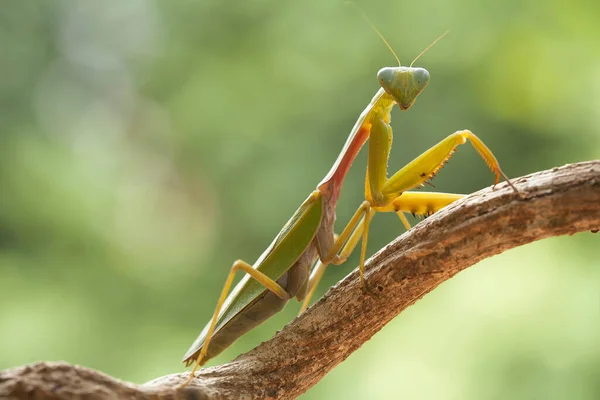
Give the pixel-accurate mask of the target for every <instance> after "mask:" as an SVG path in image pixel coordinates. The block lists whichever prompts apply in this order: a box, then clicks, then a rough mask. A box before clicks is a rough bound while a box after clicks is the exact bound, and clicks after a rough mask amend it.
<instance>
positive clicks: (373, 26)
mask: <svg viewBox="0 0 600 400" xmlns="http://www.w3.org/2000/svg"><path fill="white" fill-rule="evenodd" d="M346 4H348V5H350V4H351V5H353V6H354V7H356V10H357V11H358V12H359V13H360V15H362V16H363V18H364V19H365V20H366V21H367V22H368V23H369V25H371V28H373V30H374V31H375V33H376V34H377V36H379V38H380V39H381V40H383V43H385V45H386V46H387V48H388V49H390V51H391V52H392V54H393V55H394V58H395V59H396V61H398V66H399V67H401V66H402V63H401V62H400V59H399V58H398V56H397V55H396V53H395V52H394V49H392V46H390V44H389V43H388V42H387V40H385V38H384V37H383V35H382V34H381V32H379V29H377V28H375V25H374V24H373V23H372V22H371V20H370V19H369V17H367V14H365V13H364V12H363V10H362V9H361V8H360V7H359V6H358V4H356V3H355V2H353V1H347V2H346ZM446 33H448V32H446ZM444 35H445V34H444ZM442 36H443V35H442ZM439 39H441V37H440V38H438V39H437V40H439ZM437 40H436V41H437ZM433 43H435V42H433ZM432 45H433V44H432ZM432 45H430V46H429V47H431V46H432ZM425 50H427V49H425ZM417 58H418V57H417Z"/></svg>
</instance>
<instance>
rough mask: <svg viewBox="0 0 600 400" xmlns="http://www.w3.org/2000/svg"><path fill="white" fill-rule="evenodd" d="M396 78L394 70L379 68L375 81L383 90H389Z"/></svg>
mask: <svg viewBox="0 0 600 400" xmlns="http://www.w3.org/2000/svg"><path fill="white" fill-rule="evenodd" d="M395 76H396V68H391V67H385V68H381V69H380V70H379V72H378V73H377V80H378V81H379V84H380V85H381V86H382V87H383V88H389V87H390V86H392V83H393V82H394V78H395Z"/></svg>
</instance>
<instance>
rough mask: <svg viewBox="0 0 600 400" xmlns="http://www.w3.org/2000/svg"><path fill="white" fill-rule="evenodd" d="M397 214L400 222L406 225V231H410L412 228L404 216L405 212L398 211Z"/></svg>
mask: <svg viewBox="0 0 600 400" xmlns="http://www.w3.org/2000/svg"><path fill="white" fill-rule="evenodd" d="M396 214H398V218H400V221H401V222H402V225H404V227H405V228H406V230H407V231H410V228H411V226H410V223H409V222H408V220H407V219H406V216H405V215H404V211H398V212H396Z"/></svg>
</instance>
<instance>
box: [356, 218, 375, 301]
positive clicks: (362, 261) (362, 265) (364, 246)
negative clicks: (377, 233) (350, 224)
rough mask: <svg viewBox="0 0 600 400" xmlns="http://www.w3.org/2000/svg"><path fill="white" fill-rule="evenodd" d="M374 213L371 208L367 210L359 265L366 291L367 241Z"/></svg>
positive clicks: (361, 279)
mask: <svg viewBox="0 0 600 400" xmlns="http://www.w3.org/2000/svg"><path fill="white" fill-rule="evenodd" d="M373 213H374V211H373V210H372V209H371V208H369V209H367V212H366V213H365V220H364V227H363V235H362V244H361V249H360V263H359V264H358V271H359V272H360V283H361V284H362V285H363V287H364V288H365V289H366V288H367V286H366V283H365V258H366V255H367V241H368V239H369V224H370V223H371V218H372V217H373Z"/></svg>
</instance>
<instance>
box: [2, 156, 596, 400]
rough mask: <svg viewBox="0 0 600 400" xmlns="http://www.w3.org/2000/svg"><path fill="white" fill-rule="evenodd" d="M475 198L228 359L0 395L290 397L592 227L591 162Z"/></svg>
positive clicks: (5, 383) (15, 388)
mask: <svg viewBox="0 0 600 400" xmlns="http://www.w3.org/2000/svg"><path fill="white" fill-rule="evenodd" d="M512 182H513V183H514V184H515V185H516V187H517V188H518V189H519V191H520V193H519V194H516V193H514V192H513V191H512V190H511V189H510V188H509V187H508V186H507V185H506V184H500V185H498V187H497V188H496V189H495V190H492V189H491V188H488V189H484V190H481V191H479V192H477V193H474V194H472V195H470V196H468V197H466V198H464V199H462V200H460V201H457V202H456V203H453V204H452V205H450V206H449V207H447V208H445V209H443V210H442V211H440V212H439V213H437V214H435V215H433V216H432V217H430V218H428V219H427V220H426V221H424V222H422V223H420V224H418V225H417V226H415V227H414V228H413V229H411V230H410V231H408V232H406V233H404V234H403V235H402V236H400V237H399V238H397V239H396V240H394V241H393V242H392V243H390V244H389V245H387V246H386V247H385V248H383V249H381V250H380V251H379V252H378V253H377V254H375V255H374V256H373V257H372V258H371V259H370V260H369V261H368V262H367V268H366V269H367V274H366V277H367V279H368V286H369V293H364V292H363V290H362V287H361V285H360V283H359V280H358V273H357V271H353V272H352V273H351V274H350V275H348V276H347V277H346V278H345V279H344V280H342V281H341V282H339V283H338V284H337V285H336V286H335V287H333V288H331V289H330V290H329V291H328V293H327V294H326V295H325V296H324V297H323V298H322V299H321V300H320V301H319V302H317V303H316V304H315V305H314V306H312V307H311V308H310V309H309V310H307V311H306V312H305V313H304V314H302V315H301V316H300V317H298V318H296V319H295V320H294V321H292V322H291V323H290V324H288V325H287V326H286V327H285V328H284V329H283V330H282V331H281V332H279V333H278V334H277V335H275V337H273V338H272V339H270V340H269V341H267V342H265V343H263V344H261V345H260V346H258V347H257V348H255V349H254V350H252V351H250V352H248V353H246V354H243V355H241V356H239V357H238V358H237V359H235V360H234V361H232V362H230V363H228V364H225V365H221V366H216V367H212V368H206V369H203V370H201V371H200V372H199V373H198V374H197V378H196V379H195V380H194V382H193V384H192V385H190V386H189V387H187V388H186V389H184V390H181V391H176V390H175V387H176V386H177V385H179V384H181V383H182V382H183V380H184V379H185V378H186V375H187V374H186V373H185V372H182V373H178V374H173V375H168V376H164V377H161V378H157V379H155V380H153V381H151V382H148V383H146V384H144V385H139V386H138V385H134V384H129V383H125V382H121V381H118V380H116V379H114V378H111V377H109V376H106V375H104V374H101V373H99V372H96V371H93V370H90V369H86V368H83V367H78V366H72V365H69V364H65V363H38V364H33V365H30V366H25V367H18V368H14V369H10V370H6V371H4V372H2V373H0V397H2V398H5V397H8V398H15V399H25V398H36V399H45V398H53V399H70V398H74V397H80V396H81V397H84V396H85V397H86V398H123V399H146V398H152V399H166V398H169V399H174V398H197V399H204V398H294V397H296V396H298V395H300V394H302V393H304V392H305V391H306V390H307V389H308V388H310V387H312V386H313V385H315V384H316V383H317V382H318V381H319V380H320V379H321V378H323V376H325V374H327V372H328V371H330V370H331V369H332V368H334V367H335V366H336V365H337V364H339V363H340V362H342V361H343V360H344V359H346V357H348V356H349V355H350V354H351V353H352V352H353V351H355V350H356V349H358V348H359V347H360V346H361V345H362V344H363V343H364V342H366V341H367V340H368V339H369V338H370V337H371V336H373V335H374V334H375V333H376V332H377V331H379V330H380V329H381V328H382V327H383V326H384V325H385V324H387V323H388V322H389V321H390V320H391V319H393V318H394V317H395V316H396V315H398V314H399V313H400V312H402V310H404V309H406V308H407V307H408V306H410V305H411V304H413V303H414V302H415V301H417V300H418V299H420V298H421V297H423V296H424V295H425V294H426V293H429V292H430V291H431V290H433V289H434V288H435V287H437V286H438V285H439V284H440V283H442V282H444V281H446V280H447V279H449V278H451V277H452V276H454V275H455V274H457V273H458V272H460V271H462V270H463V269H465V268H467V267H469V266H471V265H473V264H475V263H477V262H479V261H481V260H482V259H484V258H488V257H491V256H493V255H495V254H499V253H502V252H503V251H505V250H508V249H511V248H513V247H516V246H520V245H523V244H526V243H530V242H533V241H535V240H539V239H543V238H546V237H549V236H559V235H565V234H569V235H572V234H574V233H577V232H582V231H589V230H592V231H597V230H598V229H600V160H596V161H590V162H582V163H578V164H573V165H566V166H564V167H561V168H554V169H552V170H548V171H542V172H538V173H535V174H532V175H528V176H525V177H521V178H517V179H514V180H512Z"/></svg>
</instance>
